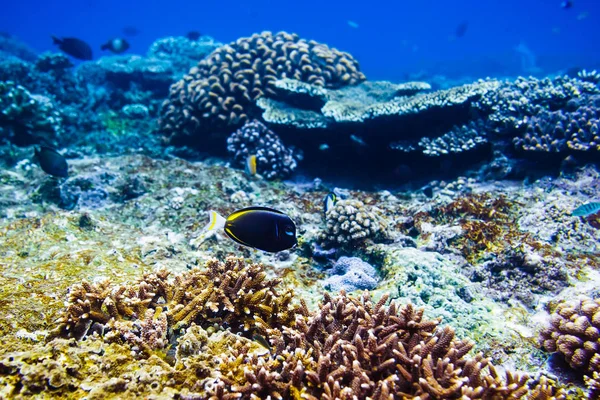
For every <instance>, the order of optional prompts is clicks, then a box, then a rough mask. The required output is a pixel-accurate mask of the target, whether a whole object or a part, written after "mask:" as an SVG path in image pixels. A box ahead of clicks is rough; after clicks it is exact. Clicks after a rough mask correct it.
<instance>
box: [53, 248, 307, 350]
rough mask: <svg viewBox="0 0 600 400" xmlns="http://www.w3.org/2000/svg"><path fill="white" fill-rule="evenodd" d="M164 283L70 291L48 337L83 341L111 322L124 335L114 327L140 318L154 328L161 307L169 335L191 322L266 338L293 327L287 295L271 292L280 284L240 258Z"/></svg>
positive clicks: (151, 277) (159, 278) (150, 279)
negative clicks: (94, 329) (272, 332)
mask: <svg viewBox="0 0 600 400" xmlns="http://www.w3.org/2000/svg"><path fill="white" fill-rule="evenodd" d="M168 277H169V272H168V271H166V270H161V271H158V272H156V273H152V274H146V275H144V276H143V277H142V279H140V281H139V282H137V283H136V284H135V285H133V286H121V287H118V288H113V287H111V285H110V282H109V281H103V282H100V283H98V284H90V283H88V282H83V283H82V284H81V285H77V286H75V287H73V289H72V290H71V293H70V294H69V306H68V307H67V309H66V311H65V314H64V315H63V316H62V317H61V320H60V323H59V325H58V327H57V328H56V329H55V330H54V332H53V333H52V336H53V337H54V336H63V337H75V338H81V337H83V336H85V335H86V334H87V333H88V331H89V329H90V328H91V327H92V325H93V324H94V323H98V324H102V325H105V324H107V323H108V322H109V321H113V320H114V321H116V322H113V324H112V326H113V327H116V328H117V331H123V330H124V328H123V326H122V325H120V324H119V325H115V324H116V323H117V322H122V321H129V324H131V323H132V322H131V321H132V320H135V319H142V318H146V321H145V322H144V323H145V325H146V326H151V327H152V326H153V325H154V324H155V323H156V321H155V320H157V319H158V318H159V317H160V315H161V309H162V307H163V305H164V307H165V308H166V309H167V311H166V312H165V313H166V321H167V322H168V327H169V328H170V329H173V330H178V329H181V328H185V327H187V326H189V325H190V324H191V323H193V322H194V323H197V324H199V325H201V324H203V323H206V322H207V321H212V322H213V323H214V322H215V321H219V322H220V325H221V326H223V327H228V328H230V329H231V330H232V331H234V332H238V333H248V332H255V331H256V332H259V333H261V334H267V332H268V330H269V329H273V328H280V327H281V326H284V325H286V326H288V325H293V321H294V314H295V312H296V309H295V308H294V307H292V306H290V301H291V300H292V294H291V292H289V291H284V292H283V293H278V292H277V290H276V289H275V288H276V286H277V285H278V284H279V283H280V282H279V281H278V280H276V279H266V274H265V273H264V271H263V267H262V266H261V265H260V264H251V265H246V264H245V263H244V261H243V260H242V259H240V258H233V257H229V258H227V260H226V261H225V262H223V263H220V262H218V261H217V260H210V261H208V262H207V264H206V266H205V268H204V269H202V270H200V269H196V270H192V271H190V272H188V273H186V274H182V275H178V276H176V277H175V278H174V280H173V281H172V282H170V281H169V280H168V279H167V278H168ZM148 318H149V320H148ZM158 323H159V324H160V323H163V322H161V321H158ZM107 327H110V325H109V326H107ZM163 330H164V329H163ZM142 333H143V332H142ZM140 342H141V341H140Z"/></svg>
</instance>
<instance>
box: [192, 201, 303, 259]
mask: <svg viewBox="0 0 600 400" xmlns="http://www.w3.org/2000/svg"><path fill="white" fill-rule="evenodd" d="M220 229H223V230H224V231H225V233H226V234H227V236H229V237H230V238H231V239H233V240H235V241H236V242H238V243H239V244H243V245H244V246H248V247H254V248H255V249H258V250H263V251H266V252H269V253H277V252H280V251H283V250H287V249H291V248H292V247H294V246H296V245H297V244H298V240H297V239H296V225H295V224H294V221H292V219H291V218H290V217H288V216H287V215H285V214H284V213H282V212H281V211H277V210H274V209H272V208H268V207H247V208H242V209H240V210H237V211H234V212H233V213H232V214H230V215H229V216H228V217H227V218H223V217H222V216H220V215H219V214H218V213H217V212H216V211H210V222H209V223H208V225H207V226H206V227H205V228H204V232H203V234H204V235H207V234H210V233H211V232H215V231H218V230H220Z"/></svg>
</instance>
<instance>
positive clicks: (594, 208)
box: [571, 201, 600, 217]
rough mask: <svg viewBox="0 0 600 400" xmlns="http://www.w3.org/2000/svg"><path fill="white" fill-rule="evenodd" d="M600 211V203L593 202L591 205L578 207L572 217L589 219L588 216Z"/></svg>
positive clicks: (586, 204)
mask: <svg viewBox="0 0 600 400" xmlns="http://www.w3.org/2000/svg"><path fill="white" fill-rule="evenodd" d="M598 211H600V202H598V201H592V202H591V203H585V204H584V205H581V206H579V207H577V208H576V209H575V210H573V212H572V213H571V215H572V216H574V217H587V216H588V215H592V214H596V213H597V212H598Z"/></svg>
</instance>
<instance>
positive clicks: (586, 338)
mask: <svg viewBox="0 0 600 400" xmlns="http://www.w3.org/2000/svg"><path fill="white" fill-rule="evenodd" d="M550 322H551V326H549V327H547V328H545V329H544V330H542V331H541V332H540V343H541V345H542V346H543V348H544V349H545V350H547V351H550V352H558V353H560V354H562V355H563V356H564V357H565V360H566V361H567V362H568V363H569V365H570V366H571V367H572V368H575V369H579V370H582V371H584V372H590V373H591V372H594V371H595V372H600V299H590V298H587V299H584V300H577V301H569V302H562V303H560V304H558V306H557V307H556V310H555V312H554V313H553V314H552V316H551V321H550Z"/></svg>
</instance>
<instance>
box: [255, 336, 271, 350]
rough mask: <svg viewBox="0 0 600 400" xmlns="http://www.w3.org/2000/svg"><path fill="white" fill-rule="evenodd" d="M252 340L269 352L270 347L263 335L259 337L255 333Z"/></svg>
mask: <svg viewBox="0 0 600 400" xmlns="http://www.w3.org/2000/svg"><path fill="white" fill-rule="evenodd" d="M252 339H254V340H255V341H256V342H258V344H260V345H261V346H262V347H264V348H265V349H267V350H269V351H271V345H270V344H269V342H268V341H267V339H265V337H264V336H263V335H259V334H258V333H255V334H254V335H252Z"/></svg>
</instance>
